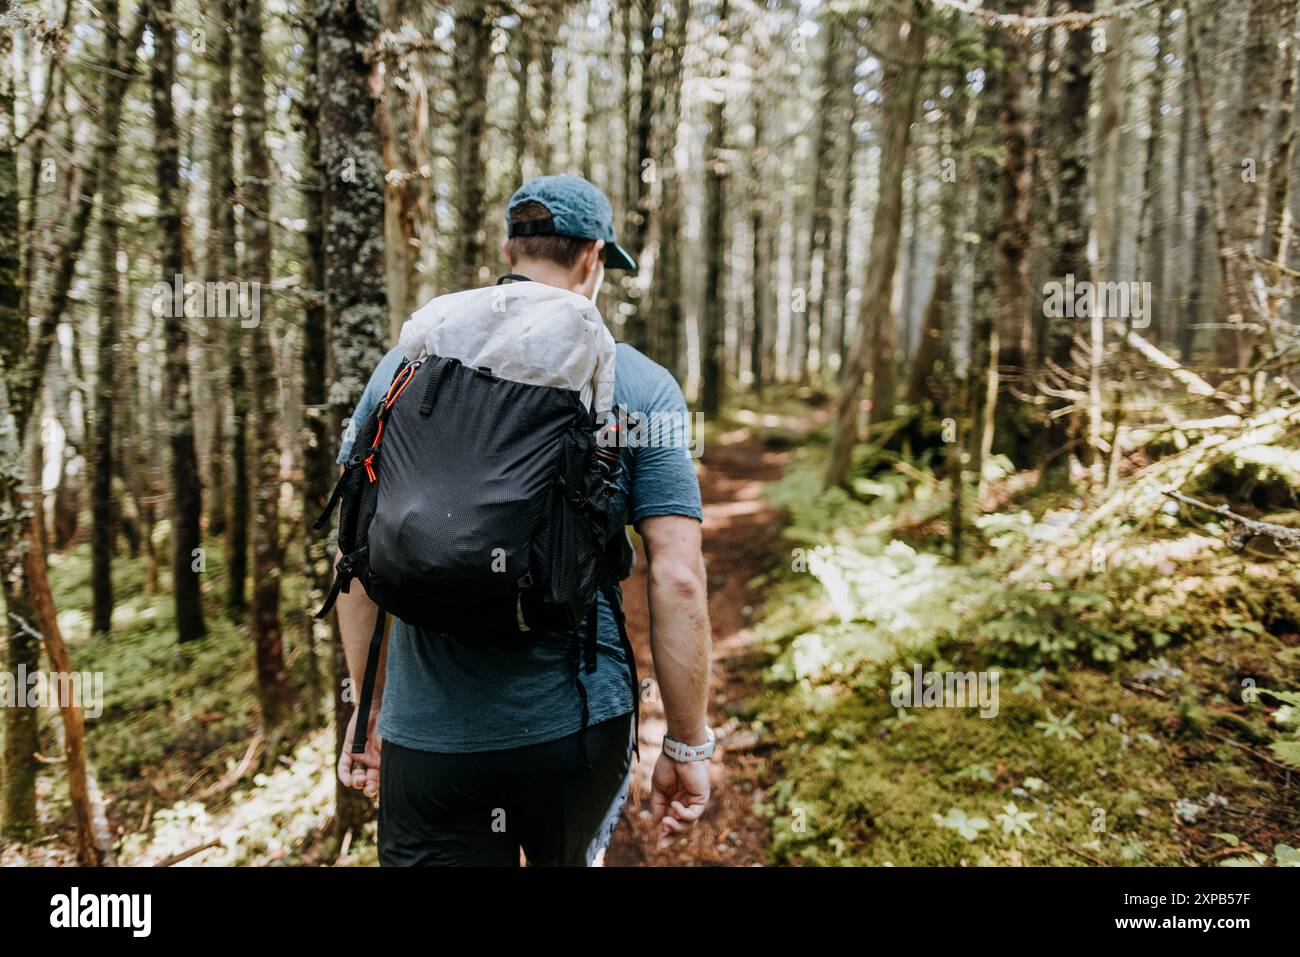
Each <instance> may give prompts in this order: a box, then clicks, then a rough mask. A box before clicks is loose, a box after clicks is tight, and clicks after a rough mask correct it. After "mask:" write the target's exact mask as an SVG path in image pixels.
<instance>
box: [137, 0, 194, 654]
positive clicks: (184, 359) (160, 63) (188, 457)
mask: <svg viewBox="0 0 1300 957" xmlns="http://www.w3.org/2000/svg"><path fill="white" fill-rule="evenodd" d="M175 30H176V25H175V23H174V22H173V19H172V9H171V0H151V6H150V30H149V32H150V33H151V34H152V35H153V38H154V46H155V52H154V58H153V64H152V67H151V70H150V79H151V84H150V85H151V89H152V94H153V120H154V137H155V143H154V151H155V155H156V157H157V182H158V239H159V243H160V246H159V253H158V255H159V262H160V265H161V267H162V277H161V280H160V281H161V282H162V283H164V284H166V285H167V286H169V287H172V288H175V284H176V283H177V282H178V281H179V283H180V284H181V285H183V284H184V277H183V273H184V271H185V232H184V228H185V221H184V216H183V213H182V207H183V205H184V197H183V195H182V193H181V179H180V139H179V134H178V131H177V127H176V114H175V111H174V109H173V106H172V85H173V84H174V83H175V81H176V34H175ZM163 337H164V339H165V342H166V359H165V361H164V363H163V407H164V408H165V409H166V412H165V414H166V416H167V419H168V421H167V432H168V446H169V451H170V456H169V460H168V461H169V469H170V478H171V486H172V514H171V518H172V530H171V533H172V596H173V600H174V603H175V608H176V633H177V638H178V640H180V641H182V642H186V641H196V640H198V639H199V638H202V637H203V635H204V634H205V633H206V629H205V627H204V624H203V605H202V595H201V592H200V589H199V572H198V571H197V570H196V569H197V567H198V563H197V561H196V559H197V558H198V556H199V548H200V531H199V524H200V522H201V520H202V506H203V503H202V498H201V495H200V482H199V464H198V456H197V454H196V452H195V448H194V411H193V408H192V406H191V402H190V361H189V334H188V332H187V331H186V329H185V308H184V303H183V302H182V301H176V300H175V299H174V300H173V301H172V303H171V308H169V309H167V310H166V311H165V312H164V313H163Z"/></svg>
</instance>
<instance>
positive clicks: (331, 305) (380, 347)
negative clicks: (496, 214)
mask: <svg viewBox="0 0 1300 957" xmlns="http://www.w3.org/2000/svg"><path fill="white" fill-rule="evenodd" d="M316 22H317V33H318V35H319V43H320V65H319V95H320V141H321V147H320V148H321V170H322V184H323V186H324V192H323V194H322V197H323V200H324V230H325V234H324V271H325V290H326V307H327V310H328V317H329V324H330V328H331V337H330V349H331V352H332V357H333V365H334V369H333V384H332V386H331V388H330V390H329V403H330V409H331V413H332V414H331V416H330V419H331V421H334V422H341V421H344V420H345V419H346V418H347V416H350V415H351V414H352V412H353V410H354V409H355V408H356V404H357V402H358V401H359V400H360V399H361V393H362V391H363V390H364V389H365V386H366V382H367V381H368V380H369V378H370V373H371V372H372V371H373V370H374V368H375V366H377V365H378V364H379V361H380V359H382V358H383V355H384V351H385V346H384V343H385V325H386V314H387V306H386V303H385V300H384V249H383V244H382V237H383V235H384V160H383V142H382V139H381V136H380V129H379V122H378V114H377V109H378V106H379V104H378V103H377V102H376V100H375V97H374V95H373V92H372V88H371V69H372V67H371V64H370V60H369V52H370V49H371V47H372V45H373V43H374V41H375V38H376V37H377V36H378V33H379V16H378V11H377V8H376V5H375V0H360V2H345V0H330V2H328V3H326V4H323V5H322V6H320V7H319V8H318V10H317V21H316ZM349 164H353V165H351V166H349ZM348 168H350V169H353V170H354V175H352V176H351V177H350V178H348V179H345V178H344V176H343V172H344V170H345V169H348ZM349 432H351V433H352V434H355V423H353V424H350V425H349ZM330 448H331V449H332V448H334V445H333V443H332V442H331V443H330ZM334 639H335V640H334V642H333V649H334V650H333V662H332V664H333V674H334V679H335V680H334V682H333V689H334V691H333V707H334V726H335V742H336V746H337V747H341V746H342V743H343V740H342V739H343V735H344V732H345V729H346V728H347V723H348V720H349V719H350V718H351V717H352V709H353V704H352V703H351V702H347V701H345V700H344V699H343V693H344V689H345V688H346V685H345V684H344V679H345V678H346V677H347V673H348V671H347V662H346V660H345V659H344V656H343V649H342V645H341V644H340V642H339V641H338V635H337V625H336V626H335V634H334ZM334 798H335V818H334V824H335V836H336V838H338V839H340V840H341V839H342V837H343V835H345V834H347V833H348V832H349V831H356V830H358V829H359V828H360V827H361V825H362V823H363V822H364V821H365V820H366V818H367V817H368V816H369V804H368V802H366V800H365V799H364V798H363V797H362V796H361V795H360V794H359V793H358V792H357V791H354V790H353V789H352V788H349V787H345V786H343V785H342V784H340V783H338V782H336V783H335V789H334Z"/></svg>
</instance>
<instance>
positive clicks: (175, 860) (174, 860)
mask: <svg viewBox="0 0 1300 957" xmlns="http://www.w3.org/2000/svg"><path fill="white" fill-rule="evenodd" d="M220 846H221V842H220V841H217V840H212V841H208V843H206V844H200V845H199V846H198V847H191V848H190V849H189V850H187V851H181V852H180V853H179V854H173V855H172V856H171V857H164V858H163V859H162V860H161V861H159V862H158V863H157V864H155V865H154V866H155V867H171V866H172V865H173V864H179V863H180V862H181V861H188V860H189V859H190V858H191V857H193V856H194V855H195V854H201V853H202V852H203V851H206V850H207V849H208V848H210V847H220Z"/></svg>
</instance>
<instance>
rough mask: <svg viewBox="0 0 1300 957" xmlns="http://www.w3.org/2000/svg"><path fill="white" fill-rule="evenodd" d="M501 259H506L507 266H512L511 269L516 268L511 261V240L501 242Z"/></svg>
mask: <svg viewBox="0 0 1300 957" xmlns="http://www.w3.org/2000/svg"><path fill="white" fill-rule="evenodd" d="M501 258H502V259H504V260H505V261H506V265H507V266H510V267H511V268H513V267H514V265H515V264H514V263H513V262H512V261H511V259H510V240H509V239H503V240H501Z"/></svg>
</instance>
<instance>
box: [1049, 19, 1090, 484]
mask: <svg viewBox="0 0 1300 957" xmlns="http://www.w3.org/2000/svg"><path fill="white" fill-rule="evenodd" d="M1069 10H1070V12H1071V13H1083V14H1087V13H1092V11H1093V0H1070V3H1069ZM1091 59H1092V37H1091V36H1090V34H1089V32H1088V31H1087V30H1071V31H1069V34H1068V36H1067V37H1066V40H1065V46H1064V48H1063V49H1062V51H1061V69H1060V81H1059V83H1058V89H1057V96H1056V100H1055V105H1054V109H1053V110H1052V114H1051V118H1052V122H1051V132H1050V134H1049V135H1047V136H1046V137H1045V146H1046V147H1047V148H1048V149H1049V150H1051V151H1052V152H1053V154H1054V157H1055V163H1054V169H1053V171H1052V175H1053V176H1054V177H1055V183H1056V190H1057V193H1056V196H1057V199H1056V204H1055V207H1054V208H1053V210H1052V226H1051V228H1052V246H1051V249H1050V251H1049V254H1048V256H1047V264H1048V275H1049V276H1050V277H1051V279H1053V280H1054V281H1056V282H1064V281H1065V277H1066V276H1067V275H1074V276H1075V277H1076V278H1078V277H1082V276H1086V275H1088V216H1087V210H1088V204H1087V186H1088V103H1089V100H1090V98H1091V92H1092V71H1091V69H1090V61H1091ZM1050 322H1051V326H1050V327H1049V328H1048V329H1047V342H1046V343H1045V344H1044V345H1045V347H1044V349H1043V353H1044V356H1045V357H1050V358H1051V359H1052V361H1053V362H1055V363H1056V365H1058V366H1059V367H1061V368H1063V369H1064V368H1068V367H1069V365H1070V364H1071V361H1070V351H1071V348H1072V345H1073V342H1074V333H1075V329H1074V320H1072V319H1067V318H1064V317H1058V318H1055V319H1052V320H1050ZM1067 419H1068V416H1065V415H1061V416H1058V417H1057V418H1055V419H1049V421H1048V425H1047V427H1046V429H1045V430H1044V431H1045V443H1044V444H1045V448H1044V454H1043V460H1042V463H1041V465H1040V472H1039V481H1040V482H1044V483H1046V482H1058V481H1064V482H1068V480H1069V461H1070V459H1069V451H1068V442H1069V423H1068V422H1067Z"/></svg>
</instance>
